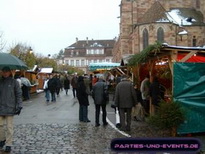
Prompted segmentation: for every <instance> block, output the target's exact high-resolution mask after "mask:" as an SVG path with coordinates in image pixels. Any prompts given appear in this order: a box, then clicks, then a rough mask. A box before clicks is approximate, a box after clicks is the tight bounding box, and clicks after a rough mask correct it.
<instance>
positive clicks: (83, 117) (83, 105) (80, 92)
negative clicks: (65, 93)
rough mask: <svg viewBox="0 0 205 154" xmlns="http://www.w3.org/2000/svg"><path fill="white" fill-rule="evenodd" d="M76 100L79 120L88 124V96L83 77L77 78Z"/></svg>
mask: <svg viewBox="0 0 205 154" xmlns="http://www.w3.org/2000/svg"><path fill="white" fill-rule="evenodd" d="M77 99H78V101H79V120H80V121H81V122H90V120H89V119H88V105H89V101H88V94H87V92H86V87H85V83H84V79H83V76H79V77H78V82H77Z"/></svg>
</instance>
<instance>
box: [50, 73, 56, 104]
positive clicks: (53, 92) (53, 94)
mask: <svg viewBox="0 0 205 154" xmlns="http://www.w3.org/2000/svg"><path fill="white" fill-rule="evenodd" d="M56 86H57V82H56V78H55V77H54V76H53V75H52V74H51V75H50V79H49V81H48V89H49V91H50V93H51V101H52V102H56Z"/></svg>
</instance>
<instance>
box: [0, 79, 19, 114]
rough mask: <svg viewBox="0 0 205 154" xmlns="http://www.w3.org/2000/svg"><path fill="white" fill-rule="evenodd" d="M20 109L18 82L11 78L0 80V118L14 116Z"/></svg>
mask: <svg viewBox="0 0 205 154" xmlns="http://www.w3.org/2000/svg"><path fill="white" fill-rule="evenodd" d="M19 107H22V91H21V88H20V87H19V83H18V81H16V80H15V79H13V78H12V77H8V78H3V77H2V78H1V79H0V116H2V115H3V116H5V115H15V113H16V111H17V109H18V108H19Z"/></svg>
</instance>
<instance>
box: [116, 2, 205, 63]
mask: <svg viewBox="0 0 205 154" xmlns="http://www.w3.org/2000/svg"><path fill="white" fill-rule="evenodd" d="M204 17H205V1H204V0H121V4H120V35H119V39H118V42H117V43H116V46H115V48H114V51H113V55H114V61H116V62H119V61H120V60H121V59H122V57H123V56H126V55H130V54H135V53H139V52H140V51H142V50H143V49H144V48H146V47H147V46H148V45H149V44H154V43H155V42H156V41H160V42H162V43H168V44H169V45H177V46H188V47H193V46H204V45H205V18H204Z"/></svg>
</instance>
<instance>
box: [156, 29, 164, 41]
mask: <svg viewBox="0 0 205 154" xmlns="http://www.w3.org/2000/svg"><path fill="white" fill-rule="evenodd" d="M157 41H159V42H161V43H163V42H164V30H163V28H162V27H160V28H159V29H158V30H157Z"/></svg>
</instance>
